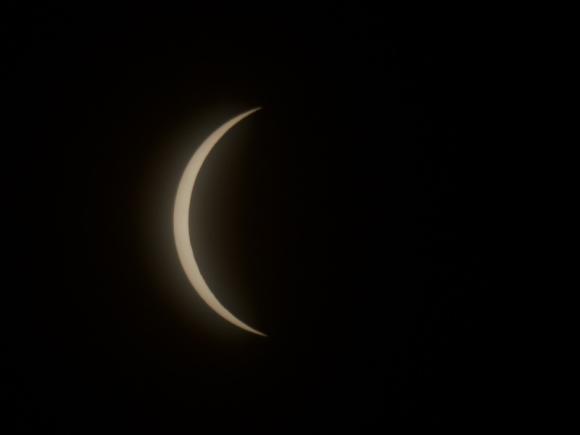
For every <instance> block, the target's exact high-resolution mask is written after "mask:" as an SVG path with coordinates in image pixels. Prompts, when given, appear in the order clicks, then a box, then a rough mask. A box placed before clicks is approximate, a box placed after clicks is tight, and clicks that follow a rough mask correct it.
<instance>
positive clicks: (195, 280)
mask: <svg viewBox="0 0 580 435" xmlns="http://www.w3.org/2000/svg"><path fill="white" fill-rule="evenodd" d="M260 109H261V108H260V107H257V108H254V109H251V110H248V111H247V112H244V113H241V114H240V115H238V116H236V117H234V118H232V119H230V120H229V121H227V122H226V123H225V124H223V125H222V126H221V127H219V128H218V129H217V130H215V131H214V132H213V133H212V134H211V135H209V137H208V138H207V139H206V140H205V141H204V142H203V143H202V144H201V145H200V146H199V148H198V149H197V150H196V151H195V153H194V154H193V156H192V158H191V160H190V161H189V163H188V164H187V166H186V167H185V171H184V172H183V175H182V176H181V180H180V182H179V186H178V188H177V194H176V196H175V207H174V209H173V233H174V236H175V245H176V247H177V255H178V257H179V261H180V262H181V266H182V267H183V270H184V271H185V274H186V275H187V278H188V279H189V282H190V283H191V285H192V286H193V288H194V289H195V290H196V291H197V293H198V294H199V296H201V298H202V299H203V300H204V301H205V303H206V304H207V305H209V307H210V308H211V309H213V310H214V311H215V312H216V313H217V314H219V315H220V316H221V317H223V318H224V319H225V320H227V321H228V322H230V323H232V324H233V325H236V326H237V327H238V328H241V329H244V330H246V331H248V332H252V333H254V334H257V335H261V336H263V337H266V334H264V333H262V332H260V331H258V330H256V329H254V328H252V327H250V326H248V325H246V324H245V323H244V322H242V321H241V320H239V319H238V318H237V317H236V316H234V315H233V314H232V313H231V312H230V311H228V310H227V309H226V308H225V307H224V306H223V305H222V304H221V303H220V301H218V299H217V298H216V297H215V296H214V294H213V293H212V291H211V290H210V288H209V286H208V285H207V283H206V282H205V279H204V278H203V275H202V274H201V272H200V270H199V266H198V264H197V261H196V260H195V256H194V254H193V247H192V246H191V239H190V235H189V209H190V205H191V195H192V193H193V188H194V186H195V181H196V179H197V176H198V174H199V171H200V169H201V167H202V165H203V163H204V161H205V159H206V158H207V156H208V155H209V153H210V152H211V150H212V149H213V147H214V146H215V145H216V144H217V143H218V142H219V140H220V139H221V138H222V137H223V136H224V135H225V134H226V133H227V132H228V131H229V130H230V129H231V128H232V127H233V126H235V125H236V124H237V123H238V122H240V121H241V120H242V119H244V118H246V117H248V116H250V115H251V114H252V113H254V112H256V111H258V110H260Z"/></svg>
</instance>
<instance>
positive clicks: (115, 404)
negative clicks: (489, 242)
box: [2, 3, 494, 434]
mask: <svg viewBox="0 0 580 435" xmlns="http://www.w3.org/2000/svg"><path fill="white" fill-rule="evenodd" d="M3 20H4V23H3V24H4V25H3V29H4V31H3V62H2V65H3V67H2V75H3V88H4V91H3V96H4V98H3V101H4V103H3V105H4V108H5V116H4V127H3V129H4V140H3V143H4V145H3V159H2V162H3V176H4V177H5V180H4V186H5V189H4V202H5V206H4V208H3V209H4V214H5V218H7V219H8V220H9V223H8V225H6V226H5V230H4V231H5V237H4V240H5V241H6V242H7V243H5V246H6V248H5V249H6V253H7V254H8V256H9V257H10V260H11V261H10V263H9V264H10V267H9V270H8V271H7V273H8V276H9V279H8V280H7V281H6V282H7V287H8V288H7V289H6V290H5V295H6V300H7V303H6V304H4V306H5V310H6V313H5V316H4V318H5V319H6V320H7V321H8V322H7V324H8V325H9V326H8V329H7V330H8V332H9V335H10V340H9V344H8V348H7V352H6V355H7V356H6V361H7V363H8V370H7V371H6V373H7V382H6V384H5V385H6V386H7V388H6V389H5V390H6V392H7V398H8V401H7V402H8V403H9V407H8V410H9V414H10V415H11V416H12V417H13V418H12V419H10V423H6V425H7V426H9V428H8V431H7V432H6V433H21V432H22V433H26V432H30V433H59V434H68V433H71V434H72V433H75V434H76V433H115V432H119V433H128V434H129V433H130V434H133V433H134V434H144V433H152V434H181V433H200V434H213V433H216V434H217V433H225V431H226V430H231V431H234V430H235V431H236V432H238V433H262V432H263V433H289V434H296V433H306V432H310V431H312V432H313V433H314V432H316V433H321V434H327V433H328V434H333V433H339V432H340V431H346V432H345V433H353V434H367V433H368V434H371V433H373V434H374V433H381V432H383V431H386V430H389V429H391V430H399V429H403V428H404V429H410V430H416V429H427V428H434V427H442V428H448V427H454V428H461V429H465V430H470V429H471V428H475V427H480V426H481V425H482V424H483V423H484V422H485V421H488V420H489V418H490V415H493V414H494V405H493V399H489V394H488V393H489V391H487V389H486V388H485V384H486V371H487V364H486V358H487V356H486V352H485V351H484V349H485V347H484V341H485V340H483V338H482V334H481V329H482V328H481V326H482V322H483V321H482V319H483V317H482V315H481V313H480V309H479V308H478V307H480V306H481V305H482V303H483V302H484V300H485V298H486V294H487V292H486V278H485V275H486V267H485V266H484V264H485V250H484V248H483V246H484V245H485V241H486V239H487V236H488V234H486V229H485V228H486V225H485V223H486V220H487V217H486V216H487V215H488V213H489V210H488V208H487V206H486V204H487V202H486V196H487V195H488V194H487V191H488V187H489V186H488V185H487V184H486V181H485V179H486V177H485V174H486V172H485V169H486V164H485V161H486V158H485V151H484V148H483V147H482V141H481V137H482V129H484V128H485V126H482V123H481V118H480V115H481V107H480V104H479V102H480V99H481V95H480V92H481V91H480V86H479V84H478V83H479V78H478V74H480V71H479V69H478V66H477V65H474V64H472V63H470V62H468V60H467V59H468V57H469V54H470V52H471V51H472V50H473V49H474V48H473V47H472V46H471V45H470V41H469V39H468V38H465V37H463V36H462V33H461V32H459V31H450V30H443V26H442V27H441V28H437V26H432V27H430V28H427V27H423V26H409V27H405V26H397V24H398V15H397V14H396V13H394V12H384V11H383V12H381V11H378V10H373V9H370V8H365V7H363V6H356V5H349V4H347V3H337V4H334V5H332V6H327V7H319V8H318V9H314V8H310V9H305V10H298V9H284V8H279V9H274V8H272V9H271V10H264V9H252V8H249V7H240V6H238V7H237V8H234V9H230V8H225V7H224V8H217V7H216V8H213V9H211V10H210V9H208V8H204V9H203V10H202V9H199V8H193V7H192V8H191V9H189V10H181V11H173V12H168V11H166V10H159V9H154V8H145V7H143V6H141V7H140V8H139V9H125V10H119V9H117V10H114V11H105V10H95V9H90V8H88V7H87V8H76V9H59V8H48V9H33V8H21V9H18V10H16V9H15V10H10V11H9V13H8V14H5V15H4V18H3ZM401 28H403V30H401ZM418 29H421V30H418ZM256 106H262V107H263V110H262V111H259V112H257V113H256V114H254V115H252V116H251V117H250V118H248V119H247V120H245V121H243V122H242V123H241V124H240V125H239V126H237V127H236V128H235V129H233V130H232V131H231V132H230V133H229V134H228V135H227V136H226V137H225V138H224V139H223V140H222V141H221V142H220V144H219V145H218V146H217V147H216V148H215V150H214V152H213V153H212V154H211V155H210V157H209V158H208V160H207V162H206V165H205V166H204V168H203V170H202V172H201V176H200V179H199V184H198V187H197V188H196V191H195V193H194V199H193V204H194V205H197V208H196V209H195V210H194V211H192V221H195V225H192V238H193V241H194V246H196V249H197V252H198V256H199V261H200V266H201V269H202V271H203V272H204V274H205V275H206V278H207V281H208V283H209V285H210V287H211V288H212V289H213V290H214V292H215V293H216V295H217V297H218V298H219V299H220V300H221V301H222V302H223V303H224V305H225V306H226V307H227V308H229V309H230V310H231V311H232V312H233V313H234V314H236V315H237V316H238V317H239V318H240V319H241V320H243V321H244V322H246V323H248V324H250V325H251V326H254V327H256V328H258V329H260V330H263V331H265V332H266V333H267V334H268V335H269V337H268V338H260V337H257V336H254V335H251V334H248V333H246V332H244V331H242V330H239V329H236V328H235V327H233V326H231V325H229V324H228V323H226V322H225V321H223V320H222V319H221V318H219V317H218V316H217V315H216V314H215V313H213V312H212V311H211V310H210V309H209V308H208V307H206V306H205V305H204V304H203V302H202V301H201V299H199V297H198V296H197V295H196V294H195V292H194V290H193V289H192V288H191V286H190V284H189V283H188V281H187V279H186V277H185V275H184V273H183V271H182V270H181V266H180V264H179V262H178V259H177V255H176V253H175V249H174V244H173V239H172V237H173V235H172V227H171V225H172V211H173V210H172V208H173V200H174V195H175V190H176V188H177V184H178V181H179V178H180V176H181V173H182V171H183V169H184V167H185V165H186V163H187V161H188V160H189V158H190V157H191V155H192V154H193V152H194V151H195V147H196V146H197V145H198V144H200V143H201V141H203V139H204V138H205V137H206V136H207V135H208V134H209V133H210V132H211V131H213V130H214V129H215V128H216V127H218V126H219V125H220V124H222V123H223V122H225V121H226V120H227V119H230V118H231V117H233V116H235V115H237V114H238V113H241V112H243V111H245V110H247V109H250V108H252V107H256ZM474 120H477V121H478V124H477V125H478V126H477V127H476V123H475V122H474ZM12 298H13V299H14V301H12ZM8 301H9V302H8Z"/></svg>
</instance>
